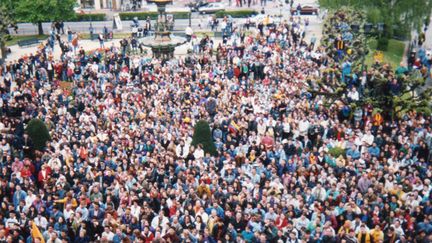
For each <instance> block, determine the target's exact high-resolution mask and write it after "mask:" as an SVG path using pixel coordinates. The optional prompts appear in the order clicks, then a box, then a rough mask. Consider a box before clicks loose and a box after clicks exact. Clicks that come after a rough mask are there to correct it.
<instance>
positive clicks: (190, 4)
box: [187, 2, 193, 27]
mask: <svg viewBox="0 0 432 243" xmlns="http://www.w3.org/2000/svg"><path fill="white" fill-rule="evenodd" d="M187 6H188V7H189V27H191V26H192V8H193V3H192V2H190V3H188V5H187Z"/></svg>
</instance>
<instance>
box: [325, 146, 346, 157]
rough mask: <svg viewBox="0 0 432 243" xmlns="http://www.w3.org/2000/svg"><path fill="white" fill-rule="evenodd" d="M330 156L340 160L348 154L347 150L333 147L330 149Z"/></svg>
mask: <svg viewBox="0 0 432 243" xmlns="http://www.w3.org/2000/svg"><path fill="white" fill-rule="evenodd" d="M329 154H330V155H331V156H333V157H334V158H339V156H341V155H342V156H343V157H345V155H346V152H345V149H343V148H341V147H333V148H330V149H329Z"/></svg>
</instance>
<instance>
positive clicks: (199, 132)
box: [192, 120, 217, 155]
mask: <svg viewBox="0 0 432 243" xmlns="http://www.w3.org/2000/svg"><path fill="white" fill-rule="evenodd" d="M199 144H201V145H202V146H203V150H204V152H206V153H210V154H211V155H217V150H216V146H215V144H214V142H213V139H212V136H211V131H210V126H209V124H208V122H207V121H204V120H200V121H198V122H197V123H196V124H195V127H194V134H193V137H192V145H195V146H196V145H199Z"/></svg>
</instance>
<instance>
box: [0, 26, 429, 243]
mask: <svg viewBox="0 0 432 243" xmlns="http://www.w3.org/2000/svg"><path fill="white" fill-rule="evenodd" d="M275 25H276V26H275V28H274V29H272V30H271V31H269V30H268V27H265V26H262V30H260V29H251V31H253V33H245V37H244V41H243V43H240V42H239V41H238V36H240V35H241V29H239V28H236V27H238V26H235V25H234V26H233V35H232V36H227V43H226V44H225V43H223V41H222V40H220V39H218V38H211V37H209V36H204V37H198V36H193V37H192V42H193V43H194V46H195V45H196V48H197V49H201V50H200V53H199V55H197V54H196V53H191V54H187V55H185V56H176V58H174V59H168V60H161V59H158V58H155V57H152V56H151V55H149V54H147V53H143V54H133V53H132V54H131V55H130V53H128V52H127V51H128V50H127V48H129V47H130V46H131V41H132V39H126V41H127V42H126V44H125V43H123V41H122V43H121V44H120V43H119V42H116V43H113V44H112V45H111V46H110V48H106V49H104V50H99V49H96V50H88V48H87V47H86V46H83V47H79V48H78V51H76V52H74V50H65V52H64V53H63V54H61V56H58V55H57V54H55V55H53V56H51V57H50V54H51V53H50V47H49V44H48V43H43V45H41V47H40V48H39V49H38V50H37V51H36V52H34V53H32V54H31V55H24V56H23V57H22V58H20V59H18V60H11V61H10V62H9V61H8V62H7V63H6V64H5V65H3V66H1V68H0V112H1V114H2V116H0V133H1V140H0V165H1V168H0V173H1V176H0V185H1V187H0V202H2V203H1V204H0V208H1V209H2V214H1V215H0V218H2V220H0V239H2V240H3V239H4V240H6V239H7V238H10V239H11V240H12V241H14V240H15V239H17V240H18V236H22V237H23V238H24V239H29V241H31V240H33V239H34V240H35V241H37V240H36V238H37V237H38V235H37V234H33V236H32V235H31V231H30V230H29V227H28V226H29V225H27V226H26V223H25V222H34V223H35V226H37V227H39V228H38V229H39V230H41V231H42V232H43V233H45V234H44V236H46V237H47V238H46V239H45V240H46V241H48V240H49V238H50V237H51V236H50V235H49V234H48V233H52V231H57V229H61V230H62V232H60V233H58V234H57V238H58V239H60V240H62V241H64V242H93V241H101V242H104V241H113V242H122V241H125V242H127V241H136V242H139V241H144V242H157V241H164V240H165V241H168V240H171V241H172V242H177V241H181V240H184V241H188V240H190V241H192V242H194V241H200V242H201V241H202V242H205V241H208V242H217V241H218V240H219V241H222V242H223V241H236V242H243V241H245V242H255V241H261V242H267V241H268V242H281V241H282V242H300V241H309V242H319V241H322V242H339V241H341V242H342V241H345V242H347V241H349V242H358V241H360V242H361V241H363V242H364V241H368V234H369V239H370V240H371V241H374V242H375V241H379V240H383V241H384V242H386V241H390V242H394V241H397V240H398V239H400V240H406V241H408V242H414V240H415V239H416V238H417V236H419V237H418V239H419V240H428V238H427V236H428V235H430V233H431V231H432V230H431V229H432V227H431V224H430V222H431V221H430V220H431V216H430V215H431V210H430V209H431V202H430V200H429V194H430V190H431V180H430V178H431V172H430V171H431V168H430V166H429V161H430V152H429V151H430V148H431V145H432V144H431V141H430V140H431V139H430V138H431V137H432V130H431V128H430V127H431V124H432V117H431V116H429V115H428V114H425V113H421V112H419V111H416V112H414V111H412V112H409V113H408V114H407V115H406V116H404V117H398V116H389V114H386V112H385V111H383V112H380V115H377V112H376V110H377V108H379V107H374V106H372V104H369V103H368V101H367V100H366V99H365V96H364V95H359V100H358V104H357V102H354V101H351V102H352V103H351V102H350V101H348V98H347V96H348V93H349V92H350V91H353V90H354V88H355V90H359V88H360V87H361V86H362V85H363V86H364V89H365V90H364V92H366V91H368V89H370V87H373V85H374V83H375V82H374V81H376V79H377V78H381V74H385V75H386V77H388V81H389V84H390V83H393V82H394V80H396V81H395V82H394V83H395V84H394V85H396V86H397V84H402V85H403V80H406V79H407V78H409V76H408V75H410V74H411V72H415V70H413V71H408V72H407V74H405V73H401V74H399V75H397V74H396V72H395V71H393V70H392V69H390V68H389V67H388V66H386V65H381V64H380V65H374V66H372V67H369V68H368V69H367V70H362V71H359V70H357V69H356V68H352V70H351V74H352V76H355V75H357V76H358V77H359V78H360V79H362V80H361V81H360V82H358V81H357V82H356V81H353V80H352V79H351V78H349V79H347V80H346V81H347V82H346V85H347V87H346V89H343V90H341V91H339V90H338V93H339V92H340V94H341V95H340V96H338V97H337V99H336V100H333V98H332V99H329V98H328V97H326V96H324V95H317V94H311V93H310V91H311V86H314V85H315V84H316V83H315V82H318V81H321V82H319V85H320V87H321V86H322V88H323V90H333V89H334V87H333V85H334V84H335V83H342V82H343V79H342V75H341V73H342V65H341V64H340V63H339V60H338V59H337V53H336V52H333V48H330V49H331V50H332V51H331V52H328V50H327V49H326V48H323V47H319V48H315V49H310V48H308V47H309V46H310V43H308V42H307V41H306V40H305V38H304V35H303V30H301V29H304V25H305V23H304V21H302V20H301V19H299V18H297V17H294V18H292V19H287V20H286V23H275ZM305 31H309V30H305ZM270 32H272V33H270ZM282 43H285V47H284V48H281V45H282ZM333 44H334V43H333V42H331V43H330V45H333ZM346 44H347V45H349V43H346ZM123 48H125V49H123ZM215 50H217V53H216V54H215V53H214V51H215ZM49 63H51V65H52V67H53V73H54V75H52V82H50V81H49V78H48V75H49V74H48V70H47V67H48V64H49ZM415 65H418V67H419V69H420V70H421V69H424V68H425V67H426V64H425V63H424V62H422V61H420V62H419V63H416V64H415ZM62 73H66V74H65V76H66V77H67V79H68V81H69V82H67V86H66V85H65V83H64V82H59V79H60V78H59V77H61V76H62V75H61V74H62ZM50 75H51V74H50ZM376 75H378V76H376ZM317 85H318V84H317ZM65 86H66V88H65ZM69 87H70V89H67V88H69ZM403 87H404V86H400V88H401V89H400V90H402V88H403ZM396 88H397V87H396ZM65 89H67V90H66V91H68V92H65ZM396 91H397V90H396ZM363 94H364V93H363ZM339 99H342V101H343V102H339ZM354 103H355V104H356V107H354V106H352V105H353V104H354ZM360 103H361V104H365V105H359V104H360ZM33 119H39V120H40V121H43V123H44V124H45V126H46V129H47V130H48V133H49V135H50V136H49V137H50V139H49V140H47V141H45V140H43V141H40V139H39V138H40V137H39V136H37V137H34V136H33V134H32V133H30V132H28V137H29V138H30V139H31V141H32V143H28V148H27V150H29V151H30V152H29V153H24V147H23V146H22V143H21V142H19V141H23V140H24V136H25V135H24V134H25V133H26V131H31V128H32V126H33V125H32V124H33V122H32V120H33ZM199 121H201V122H199ZM202 121H206V123H205V124H204V125H205V127H204V128H205V131H204V133H203V137H204V135H205V137H206V139H205V140H204V139H203V140H198V141H197V138H201V137H200V136H198V135H201V134H200V133H198V132H197V130H198V128H197V129H195V128H196V127H198V125H199V124H202V123H203V122H202ZM197 124H198V125H197ZM44 129H45V128H44ZM38 131H39V130H38ZM38 135H39V133H38ZM335 151H340V153H335ZM410 165H411V166H410ZM414 165H415V166H414ZM17 191H24V192H25V193H26V194H27V196H26V197H24V196H22V193H18V192H17ZM14 196H15V198H14ZM15 205H16V207H15ZM13 213H15V216H13ZM18 215H19V216H18ZM62 215H63V216H62ZM63 217H64V219H65V222H64V223H62V221H63V220H62V218H63ZM15 219H17V220H18V223H19V224H18V225H17V224H15V223H14V222H15ZM22 219H25V220H22ZM6 222H8V223H7V226H8V227H9V226H10V228H6V225H5V223H6ZM21 225H22V226H21ZM363 226H364V227H363ZM37 227H36V228H37ZM363 228H364V230H363ZM66 229H67V232H65V231H66ZM368 229H371V230H370V232H369V233H368ZM381 229H385V230H384V232H383V231H382V230H381ZM392 229H393V232H391V231H392ZM141 230H142V232H143V233H144V234H140V232H141ZM34 231H35V232H36V230H34ZM137 231H138V232H137ZM422 232H424V233H422ZM402 235H403V236H402ZM422 235H425V236H424V237H421V236H422ZM98 237H99V239H98ZM402 237H403V238H402ZM359 238H360V239H359Z"/></svg>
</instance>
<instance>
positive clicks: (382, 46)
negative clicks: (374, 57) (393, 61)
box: [377, 37, 389, 51]
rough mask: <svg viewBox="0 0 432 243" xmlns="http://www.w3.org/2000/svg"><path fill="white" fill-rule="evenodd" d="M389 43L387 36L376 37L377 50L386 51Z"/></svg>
mask: <svg viewBox="0 0 432 243" xmlns="http://www.w3.org/2000/svg"><path fill="white" fill-rule="evenodd" d="M388 44H389V39H388V38H387V37H381V38H379V39H378V46H377V50H380V51H387V49H388Z"/></svg>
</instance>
